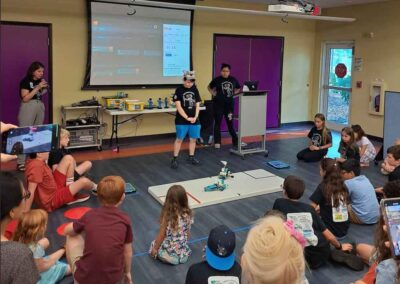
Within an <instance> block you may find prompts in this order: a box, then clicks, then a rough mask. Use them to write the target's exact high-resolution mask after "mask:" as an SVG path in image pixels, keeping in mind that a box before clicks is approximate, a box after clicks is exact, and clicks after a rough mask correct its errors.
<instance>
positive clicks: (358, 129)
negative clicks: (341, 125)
mask: <svg viewBox="0 0 400 284" xmlns="http://www.w3.org/2000/svg"><path fill="white" fill-rule="evenodd" d="M351 128H352V129H353V131H354V133H357V139H355V140H356V141H360V140H361V139H362V138H363V136H365V132H364V130H363V129H362V127H361V126H360V125H359V124H354V125H352V126H351ZM354 138H355V137H354Z"/></svg>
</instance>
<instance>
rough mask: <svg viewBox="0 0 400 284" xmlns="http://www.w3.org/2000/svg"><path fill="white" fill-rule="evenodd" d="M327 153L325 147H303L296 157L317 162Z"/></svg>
mask: <svg viewBox="0 0 400 284" xmlns="http://www.w3.org/2000/svg"><path fill="white" fill-rule="evenodd" d="M327 153H328V150H327V149H323V150H315V151H311V150H310V149H309V148H305V149H303V150H301V151H300V152H298V153H297V159H299V160H304V162H306V163H311V162H318V161H321V160H322V158H323V157H324V156H325V155H326V154H327Z"/></svg>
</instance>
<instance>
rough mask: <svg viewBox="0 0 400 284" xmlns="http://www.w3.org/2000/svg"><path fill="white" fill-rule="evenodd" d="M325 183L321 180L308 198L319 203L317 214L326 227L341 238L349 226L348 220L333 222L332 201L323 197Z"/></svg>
mask: <svg viewBox="0 0 400 284" xmlns="http://www.w3.org/2000/svg"><path fill="white" fill-rule="evenodd" d="M324 191H325V184H324V183H323V182H321V183H320V184H319V185H318V187H317V189H316V190H315V191H314V193H313V194H312V195H311V196H310V200H311V201H312V202H314V203H315V204H318V205H319V215H320V216H321V219H322V221H323V222H324V223H325V225H326V227H327V228H328V229H329V230H330V231H331V232H332V234H334V235H335V236H336V237H338V238H341V237H344V236H346V235H347V231H348V230H349V227H350V222H349V221H346V222H334V221H333V216H332V201H329V202H328V201H327V200H326V198H325V194H324Z"/></svg>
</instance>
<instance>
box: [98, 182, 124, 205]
mask: <svg viewBox="0 0 400 284" xmlns="http://www.w3.org/2000/svg"><path fill="white" fill-rule="evenodd" d="M124 193H125V181H124V180H123V179H122V177H120V176H106V177H104V178H102V179H101V181H100V182H99V184H98V185H97V197H98V198H99V201H100V203H101V204H103V205H116V204H117V203H118V202H120V201H121V198H122V195H123V194H124Z"/></svg>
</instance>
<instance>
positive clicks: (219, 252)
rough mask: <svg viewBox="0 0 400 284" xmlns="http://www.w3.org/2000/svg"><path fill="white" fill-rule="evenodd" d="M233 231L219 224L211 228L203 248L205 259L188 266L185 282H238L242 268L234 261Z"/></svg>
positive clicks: (203, 283) (234, 243) (200, 283)
mask: <svg viewBox="0 0 400 284" xmlns="http://www.w3.org/2000/svg"><path fill="white" fill-rule="evenodd" d="M235 246H236V240H235V233H234V232H232V231H231V230H230V229H229V228H228V227H227V226H225V225H220V226H218V227H215V228H214V229H212V230H211V232H210V235H209V236H208V240H207V246H206V248H205V260H204V261H203V262H200V263H196V264H193V265H192V266H190V268H189V270H188V272H187V274H186V284H208V283H228V282H229V283H230V284H239V283H240V275H241V274H242V269H241V267H240V264H239V263H237V262H236V261H235V257H236V255H235Z"/></svg>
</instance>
